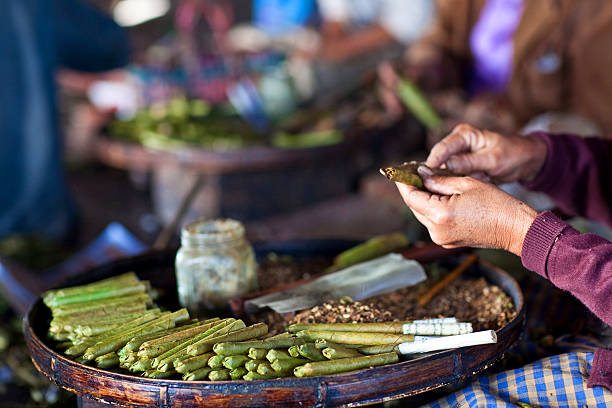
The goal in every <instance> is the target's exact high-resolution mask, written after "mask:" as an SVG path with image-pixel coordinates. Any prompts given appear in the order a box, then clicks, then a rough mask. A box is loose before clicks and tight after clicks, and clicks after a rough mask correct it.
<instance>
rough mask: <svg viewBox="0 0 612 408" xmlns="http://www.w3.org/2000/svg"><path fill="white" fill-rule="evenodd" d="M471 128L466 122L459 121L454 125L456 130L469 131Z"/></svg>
mask: <svg viewBox="0 0 612 408" xmlns="http://www.w3.org/2000/svg"><path fill="white" fill-rule="evenodd" d="M473 129H474V128H473V127H472V126H471V125H468V124H467V123H460V124H458V125H457V126H455V130H456V131H457V132H470V131H472V130H473Z"/></svg>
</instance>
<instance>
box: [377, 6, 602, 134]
mask: <svg viewBox="0 0 612 408" xmlns="http://www.w3.org/2000/svg"><path fill="white" fill-rule="evenodd" d="M610 41H612V2H609V1H605V0H560V1H557V0H437V17H436V20H435V21H434V23H433V24H432V26H431V27H430V29H429V31H428V32H427V34H426V35H425V36H424V37H423V38H422V39H421V40H419V41H418V42H417V43H415V44H414V45H413V46H412V47H410V49H409V50H408V52H407V53H406V55H405V61H404V62H403V63H402V65H403V67H402V69H403V70H405V73H406V74H407V75H408V76H409V77H410V78H412V79H413V80H415V81H416V82H417V83H418V85H419V86H420V87H421V88H422V89H424V90H425V91H427V92H428V93H429V96H430V98H431V101H432V103H433V104H434V105H435V106H436V108H437V109H438V110H439V112H440V113H441V114H442V116H443V117H446V118H450V120H449V121H448V122H449V123H448V125H447V126H446V128H445V129H443V130H446V131H448V130H450V128H452V125H454V124H457V122H458V121H464V122H468V123H471V124H473V125H477V126H481V127H487V128H492V129H494V130H499V131H505V132H514V131H517V130H518V129H519V128H520V127H521V126H523V125H524V124H525V123H526V122H527V121H529V120H530V119H532V118H533V117H534V116H536V115H538V114H541V113H543V112H572V113H574V114H578V115H580V116H581V117H583V118H586V119H588V120H590V121H592V122H594V124H595V125H597V126H596V127H599V128H600V129H601V130H603V131H604V132H611V131H612V116H610V115H609V112H608V111H609V107H610V106H612V76H610V75H609V73H610V72H611V71H612V54H610V53H607V52H605V50H606V49H607V47H608V45H609V44H610ZM382 71H383V72H382V75H381V78H382V82H383V83H385V84H386V85H387V86H389V87H392V86H393V78H394V77H393V75H392V74H390V73H389V71H390V70H389V69H386V70H382ZM589 129H590V128H589ZM441 133H444V132H441ZM435 137H436V138H438V139H439V138H440V137H441V135H436V136H435ZM433 142H435V140H433V141H432V142H431V143H432V144H433Z"/></svg>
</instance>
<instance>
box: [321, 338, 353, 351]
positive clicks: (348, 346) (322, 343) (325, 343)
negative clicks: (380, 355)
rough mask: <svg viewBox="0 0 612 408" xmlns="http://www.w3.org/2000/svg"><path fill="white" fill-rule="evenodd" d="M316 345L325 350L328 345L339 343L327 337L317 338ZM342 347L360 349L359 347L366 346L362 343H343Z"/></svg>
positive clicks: (333, 345)
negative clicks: (326, 338)
mask: <svg viewBox="0 0 612 408" xmlns="http://www.w3.org/2000/svg"><path fill="white" fill-rule="evenodd" d="M314 345H315V347H316V348H317V349H319V350H323V349H325V348H328V347H336V346H338V343H334V342H333V341H329V340H325V339H317V340H315V342H314ZM342 347H346V348H352V349H358V348H361V347H365V346H363V345H361V344H342Z"/></svg>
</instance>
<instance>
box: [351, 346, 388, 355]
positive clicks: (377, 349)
mask: <svg viewBox="0 0 612 408" xmlns="http://www.w3.org/2000/svg"><path fill="white" fill-rule="evenodd" d="M357 350H359V352H360V353H361V354H366V355H374V354H382V353H390V352H392V351H395V352H397V345H395V344H383V345H379V346H365V347H359V348H358V349H357Z"/></svg>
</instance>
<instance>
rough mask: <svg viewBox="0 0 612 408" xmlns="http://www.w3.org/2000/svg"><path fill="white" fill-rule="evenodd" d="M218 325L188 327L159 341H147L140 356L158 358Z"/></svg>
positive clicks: (214, 322) (206, 324)
mask: <svg viewBox="0 0 612 408" xmlns="http://www.w3.org/2000/svg"><path fill="white" fill-rule="evenodd" d="M216 324H217V322H216V321H213V322H210V323H205V324H198V325H196V326H195V327H188V328H186V329H184V330H180V331H178V332H175V333H169V334H166V335H164V336H162V337H159V338H157V339H153V340H147V341H145V342H143V343H142V344H141V345H140V347H139V350H138V355H139V356H141V357H149V358H153V357H157V356H159V355H160V354H162V353H165V352H166V351H168V350H171V349H173V348H174V347H176V346H178V345H179V344H181V343H183V342H184V341H185V340H189V339H192V338H194V337H195V336H197V335H198V334H200V333H204V332H206V331H207V330H208V329H210V328H211V327H214V326H215V325H216Z"/></svg>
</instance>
